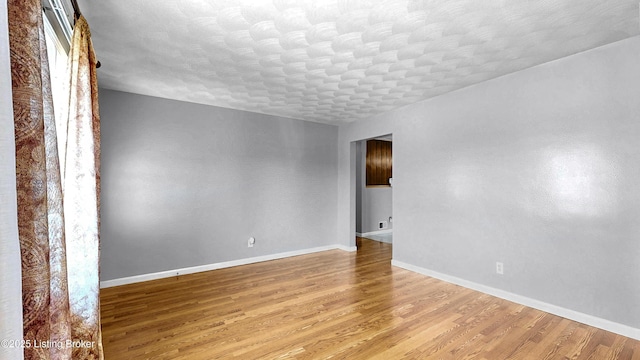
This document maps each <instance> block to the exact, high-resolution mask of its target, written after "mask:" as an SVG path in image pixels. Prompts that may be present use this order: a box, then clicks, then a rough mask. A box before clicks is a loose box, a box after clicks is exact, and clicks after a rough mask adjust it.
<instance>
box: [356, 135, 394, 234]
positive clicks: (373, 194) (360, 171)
mask: <svg viewBox="0 0 640 360" xmlns="http://www.w3.org/2000/svg"><path fill="white" fill-rule="evenodd" d="M356 151H357V155H356V191H357V193H358V195H357V198H356V207H357V208H356V209H357V210H356V232H358V233H361V234H364V233H368V232H373V231H380V230H381V229H380V228H379V227H378V225H379V224H378V223H379V222H380V221H387V225H388V226H387V228H386V229H384V230H392V229H393V223H391V222H389V217H391V216H392V214H393V212H392V199H393V191H392V188H390V187H367V178H366V173H367V142H366V141H365V140H363V141H358V143H357V144H356Z"/></svg>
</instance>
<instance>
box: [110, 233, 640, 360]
mask: <svg viewBox="0 0 640 360" xmlns="http://www.w3.org/2000/svg"><path fill="white" fill-rule="evenodd" d="M358 246H359V250H358V252H357V253H348V252H343V251H340V250H333V251H327V252H322V253H316V254H310V255H303V256H297V257H293V258H287V259H282V260H275V261H269V262H264V263H258V264H252V265H245V266H238V267H234V268H228V269H221V270H215V271H210V272H205V273H199V274H193V275H185V276H179V277H175V278H168V279H162V280H156V281H150V282H146V283H138V284H131V285H125V286H120V287H114V288H107V289H103V290H102V294H101V300H102V327H103V328H102V329H103V342H104V348H105V355H106V359H107V360H120V359H189V360H196V359H218V358H239V359H283V358H296V359H326V358H334V359H455V360H459V359H486V360H502V359H532V360H539V359H563V360H565V359H593V360H596V359H597V360H600V359H640V342H639V341H635V340H632V339H629V338H625V337H623V336H619V335H615V334H612V333H610V332H606V331H603V330H598V329H596V328H593V327H589V326H586V325H583V324H580V323H577V322H574V321H570V320H567V319H564V318H561V317H558V316H554V315H550V314H547V313H544V312H541V311H538V310H534V309H531V308H528V307H525V306H521V305H518V304H514V303H511V302H509V301H506V300H501V299H498V298H495V297H492V296H489V295H485V294H482V293H479V292H476V291H472V290H468V289H465V288H462V287H459V286H455V285H451V284H448V283H445V282H442V281H439V280H436V279H433V278H430V277H427V276H423V275H420V274H416V273H412V272H410V271H407V270H404V269H400V268H396V267H392V266H391V265H390V260H391V245H389V244H385V243H379V242H375V241H371V240H366V239H358Z"/></svg>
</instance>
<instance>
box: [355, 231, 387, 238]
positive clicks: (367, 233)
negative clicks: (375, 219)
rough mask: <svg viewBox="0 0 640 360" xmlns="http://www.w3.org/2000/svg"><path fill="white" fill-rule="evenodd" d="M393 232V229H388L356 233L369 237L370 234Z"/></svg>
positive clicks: (359, 235)
mask: <svg viewBox="0 0 640 360" xmlns="http://www.w3.org/2000/svg"><path fill="white" fill-rule="evenodd" d="M392 232H393V229H386V230H378V231H369V232H366V233H359V232H357V233H356V236H358V237H367V236H370V235H382V234H391V233H392Z"/></svg>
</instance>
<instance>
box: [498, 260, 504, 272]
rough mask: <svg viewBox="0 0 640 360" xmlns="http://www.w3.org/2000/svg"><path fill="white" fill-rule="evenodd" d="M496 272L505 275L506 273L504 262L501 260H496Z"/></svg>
mask: <svg viewBox="0 0 640 360" xmlns="http://www.w3.org/2000/svg"><path fill="white" fill-rule="evenodd" d="M496 274H498V275H503V274H504V264H503V263H501V262H499V261H498V262H496Z"/></svg>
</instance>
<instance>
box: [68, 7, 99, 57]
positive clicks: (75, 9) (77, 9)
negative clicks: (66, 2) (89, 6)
mask: <svg viewBox="0 0 640 360" xmlns="http://www.w3.org/2000/svg"><path fill="white" fill-rule="evenodd" d="M71 6H73V13H74V14H73V18H74V19H75V21H78V19H80V16H82V12H81V11H80V6H79V5H78V0H71ZM100 66H102V64H101V63H100V61H97V62H96V69H99V68H100Z"/></svg>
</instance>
